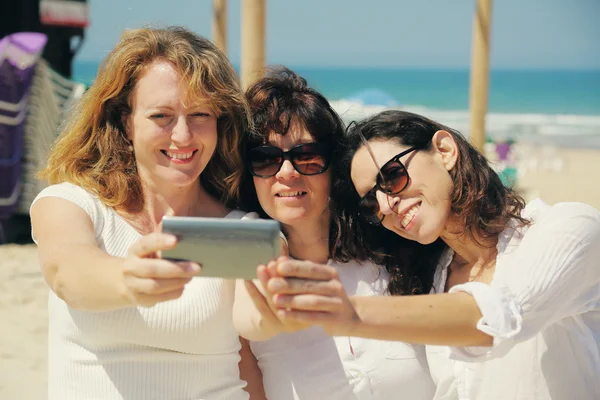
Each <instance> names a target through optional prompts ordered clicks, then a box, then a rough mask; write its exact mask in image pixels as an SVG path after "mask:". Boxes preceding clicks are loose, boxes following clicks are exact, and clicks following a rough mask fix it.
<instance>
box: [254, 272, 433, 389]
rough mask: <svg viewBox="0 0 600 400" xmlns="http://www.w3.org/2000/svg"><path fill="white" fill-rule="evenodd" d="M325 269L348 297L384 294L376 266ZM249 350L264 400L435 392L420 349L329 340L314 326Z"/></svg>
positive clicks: (384, 276) (385, 278)
mask: <svg viewBox="0 0 600 400" xmlns="http://www.w3.org/2000/svg"><path fill="white" fill-rule="evenodd" d="M329 265H332V266H334V267H335V268H336V269H337V270H338V272H339V275H340V279H341V281H342V284H343V285H344V288H345V289H346V291H347V293H348V295H350V296H353V295H356V296H373V295H382V294H385V293H386V289H387V284H388V274H387V272H386V271H385V270H384V269H383V268H381V267H378V266H376V265H373V264H363V265H361V264H358V263H356V262H350V263H345V264H338V263H335V262H331V261H330V262H329ZM250 346H251V348H252V351H253V353H254V355H255V356H256V358H257V359H258V365H259V366H260V369H261V370H262V373H263V383H264V387H265V392H266V394H267V398H268V399H270V400H271V399H273V400H291V399H302V400H305V399H306V400H321V399H324V400H325V399H326V400H353V399H361V400H362V399H372V400H388V399H400V398H401V399H407V400H408V399H410V400H431V398H432V397H433V394H434V390H435V387H434V385H433V382H432V380H431V376H430V374H429V369H428V367H427V360H426V356H425V349H424V348H423V346H413V345H409V344H406V343H402V342H391V341H390V342H388V341H383V340H373V339H363V338H355V337H330V336H328V335H327V334H326V333H325V331H324V330H323V329H322V328H321V327H316V326H315V327H311V328H309V329H306V330H303V331H300V332H295V333H283V334H279V335H277V336H275V337H274V338H272V339H270V340H267V341H264V342H250Z"/></svg>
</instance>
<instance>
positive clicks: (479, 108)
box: [469, 0, 492, 152]
mask: <svg viewBox="0 0 600 400" xmlns="http://www.w3.org/2000/svg"><path fill="white" fill-rule="evenodd" d="M475 2H476V10H475V16H474V19H473V47H472V54H471V87H470V93H469V108H470V109H471V133H470V137H471V143H472V144H473V146H475V147H476V148H477V150H479V151H481V152H483V150H484V145H485V137H486V132H485V115H486V113H487V108H488V95H489V84H490V83H489V82H490V71H489V67H490V27H491V16H492V0H475Z"/></svg>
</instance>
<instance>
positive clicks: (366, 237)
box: [332, 111, 529, 294]
mask: <svg viewBox="0 0 600 400" xmlns="http://www.w3.org/2000/svg"><path fill="white" fill-rule="evenodd" d="M440 130H443V131H447V132H449V133H450V134H451V135H452V136H453V137H454V140H455V141H456V143H457V146H458V159H457V163H456V165H455V166H454V168H453V169H452V170H451V171H449V173H450V176H451V178H452V181H453V188H452V189H451V193H450V202H451V209H450V211H451V213H452V214H453V215H454V216H456V217H458V218H459V220H460V221H461V226H463V227H464V232H458V233H459V234H466V235H468V237H469V238H471V239H472V240H475V241H476V242H477V243H479V244H480V245H481V243H480V242H479V241H478V240H479V239H481V240H483V241H486V239H492V238H495V237H497V236H498V235H499V234H500V233H501V232H502V231H503V230H504V229H505V228H506V226H507V224H508V222H509V220H511V219H516V220H517V221H518V222H519V223H520V224H521V225H527V224H528V223H529V221H527V220H526V219H524V218H522V217H521V210H522V209H523V208H524V207H525V201H524V200H523V199H522V198H521V197H520V196H519V195H517V194H516V193H515V192H514V191H513V190H512V189H511V188H508V187H506V186H505V185H504V184H503V183H502V181H501V180H500V178H499V176H498V175H497V174H496V172H495V171H494V170H493V169H492V168H491V167H490V166H489V164H488V162H487V160H486V159H485V157H484V156H483V155H482V154H481V153H480V152H479V151H477V150H476V149H475V148H474V147H473V146H472V145H471V144H470V143H469V142H468V141H467V140H466V139H465V138H464V137H463V136H462V135H461V134H460V133H459V132H457V131H455V130H453V129H451V128H448V127H446V126H444V125H442V124H440V123H437V122H435V121H432V120H430V119H428V118H425V117H423V116H420V115H417V114H413V113H409V112H404V111H384V112H381V113H379V114H376V115H374V116H372V117H370V118H367V119H365V120H363V121H361V122H359V123H352V124H350V125H349V127H348V130H347V132H346V135H345V140H344V143H343V146H342V147H341V148H340V151H339V154H338V157H336V158H334V163H335V165H334V169H336V170H337V171H338V174H337V175H336V181H335V182H334V185H333V187H334V190H333V193H332V197H333V200H334V202H335V203H336V206H337V207H336V210H337V212H338V216H337V218H336V219H337V220H338V221H340V223H341V225H340V227H339V232H340V236H339V238H338V240H339V241H340V242H342V243H343V244H340V246H343V247H348V248H353V249H354V252H358V253H360V254H364V256H365V257H368V258H370V259H373V260H376V261H377V262H378V263H380V264H383V265H385V267H386V268H387V269H388V271H389V273H390V285H389V292H390V293H391V294H427V293H429V292H430V291H431V288H432V286H433V277H434V274H435V270H436V268H437V265H438V264H439V261H440V257H441V256H442V253H443V252H444V250H445V249H446V248H447V245H446V244H445V243H444V242H443V241H442V240H441V239H440V238H438V239H437V240H436V241H435V242H433V243H431V244H428V245H422V244H419V243H417V242H414V241H410V240H408V239H405V238H402V237H401V236H399V235H397V234H395V233H393V232H391V231H388V230H387V229H385V228H383V227H380V226H372V225H369V224H368V223H366V222H365V221H363V220H362V219H360V218H359V217H358V202H359V196H358V193H357V192H356V189H355V188H354V186H353V185H352V181H351V179H350V166H351V163H352V158H353V157H354V154H355V153H356V151H357V150H358V149H359V148H360V147H361V146H363V145H364V143H365V141H367V142H368V141H370V140H393V141H396V142H397V143H399V144H401V145H404V146H407V147H413V146H417V147H420V148H423V149H430V148H431V139H432V137H433V135H434V134H435V133H436V132H437V131H440Z"/></svg>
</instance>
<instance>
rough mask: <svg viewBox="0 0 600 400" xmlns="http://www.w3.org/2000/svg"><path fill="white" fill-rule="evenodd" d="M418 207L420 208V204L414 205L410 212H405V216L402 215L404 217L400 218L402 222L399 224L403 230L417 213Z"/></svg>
mask: <svg viewBox="0 0 600 400" xmlns="http://www.w3.org/2000/svg"><path fill="white" fill-rule="evenodd" d="M420 207H421V205H420V204H415V205H414V206H413V207H412V208H411V209H410V210H408V211H407V212H406V214H404V217H403V218H402V221H401V222H400V223H401V224H402V227H403V228H406V225H408V224H409V223H410V221H412V219H413V217H414V216H415V214H416V213H417V212H418V211H419V208H420Z"/></svg>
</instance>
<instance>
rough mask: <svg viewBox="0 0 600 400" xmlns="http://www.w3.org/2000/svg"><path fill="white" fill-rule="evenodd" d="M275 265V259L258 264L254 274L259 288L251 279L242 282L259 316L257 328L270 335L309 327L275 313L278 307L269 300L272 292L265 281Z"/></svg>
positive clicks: (269, 276) (267, 280)
mask: <svg viewBox="0 0 600 400" xmlns="http://www.w3.org/2000/svg"><path fill="white" fill-rule="evenodd" d="M276 265H277V263H276V261H271V262H269V263H268V264H267V265H259V266H258V268H257V269H256V275H257V277H258V279H259V281H260V285H261V288H260V289H259V288H258V287H257V286H256V284H255V283H254V282H253V281H249V280H248V281H245V282H244V283H245V286H246V290H247V291H248V294H249V295H250V298H251V299H252V301H253V303H254V306H255V307H256V309H257V310H258V311H259V313H260V316H261V319H260V327H259V328H260V329H261V330H262V331H263V332H264V333H265V334H267V335H268V336H270V337H272V336H274V335H276V334H278V333H282V332H296V331H300V330H302V329H306V328H309V327H310V324H307V323H303V322H300V321H297V320H294V319H282V318H280V317H279V316H278V315H277V311H278V309H277V307H275V305H274V304H273V302H272V301H271V299H272V298H273V293H271V292H270V291H269V290H268V289H267V283H268V282H269V279H270V278H271V274H270V272H269V271H270V270H271V269H273V270H274V269H275V266H276Z"/></svg>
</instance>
